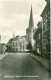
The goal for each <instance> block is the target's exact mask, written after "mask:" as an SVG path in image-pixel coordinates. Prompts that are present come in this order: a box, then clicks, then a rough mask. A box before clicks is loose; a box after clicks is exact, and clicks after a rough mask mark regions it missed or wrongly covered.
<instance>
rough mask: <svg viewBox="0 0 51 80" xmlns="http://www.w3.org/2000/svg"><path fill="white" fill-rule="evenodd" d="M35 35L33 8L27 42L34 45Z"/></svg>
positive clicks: (27, 31)
mask: <svg viewBox="0 0 51 80" xmlns="http://www.w3.org/2000/svg"><path fill="white" fill-rule="evenodd" d="M33 34H34V21H33V13H32V6H31V11H30V19H29V26H28V28H27V29H26V38H27V41H28V42H30V43H31V44H32V45H33V41H34V40H33Z"/></svg>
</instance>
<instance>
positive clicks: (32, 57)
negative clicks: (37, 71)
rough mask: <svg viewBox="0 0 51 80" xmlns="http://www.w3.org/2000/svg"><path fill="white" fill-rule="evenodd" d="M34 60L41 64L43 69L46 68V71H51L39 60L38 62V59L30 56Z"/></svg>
mask: <svg viewBox="0 0 51 80" xmlns="http://www.w3.org/2000/svg"><path fill="white" fill-rule="evenodd" d="M30 56H31V57H32V58H33V59H35V60H36V61H37V62H38V63H39V64H41V65H42V66H43V67H45V69H46V70H47V71H51V70H50V68H49V69H48V68H47V67H46V66H45V65H44V64H43V63H41V62H40V61H39V60H37V59H36V58H34V57H33V56H32V55H30Z"/></svg>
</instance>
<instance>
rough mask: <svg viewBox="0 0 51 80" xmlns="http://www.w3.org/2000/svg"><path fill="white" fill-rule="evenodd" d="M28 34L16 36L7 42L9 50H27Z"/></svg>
mask: <svg viewBox="0 0 51 80" xmlns="http://www.w3.org/2000/svg"><path fill="white" fill-rule="evenodd" d="M26 44H27V41H26V36H16V37H13V38H12V39H10V40H9V41H8V43H7V51H8V52H25V51H26Z"/></svg>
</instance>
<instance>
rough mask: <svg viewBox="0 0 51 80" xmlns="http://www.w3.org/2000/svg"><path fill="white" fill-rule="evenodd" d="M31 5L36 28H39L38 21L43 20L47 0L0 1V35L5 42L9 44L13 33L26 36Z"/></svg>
mask: <svg viewBox="0 0 51 80" xmlns="http://www.w3.org/2000/svg"><path fill="white" fill-rule="evenodd" d="M31 4H32V8H33V16H34V27H37V23H38V21H40V20H41V17H40V14H41V12H42V10H43V8H44V7H45V4H46V2H45V0H2V1H1V0H0V34H1V35H2V37H3V38H2V40H3V41H4V42H7V41H8V40H9V39H10V38H11V37H12V34H13V32H15V34H16V35H17V34H20V35H25V34H26V28H27V27H28V25H29V17H30V9H31ZM4 37H6V38H4ZM4 39H5V40H4Z"/></svg>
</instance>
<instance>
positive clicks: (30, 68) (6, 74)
mask: <svg viewBox="0 0 51 80" xmlns="http://www.w3.org/2000/svg"><path fill="white" fill-rule="evenodd" d="M0 65H1V67H0V70H1V71H0V74H1V78H0V80H49V72H48V71H47V70H46V69H45V68H44V67H43V66H42V65H40V63H38V62H37V61H36V60H34V59H33V58H32V57H31V56H30V54H29V53H27V54H26V53H14V54H13V53H11V54H7V56H6V57H5V58H4V59H3V60H2V61H0Z"/></svg>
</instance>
